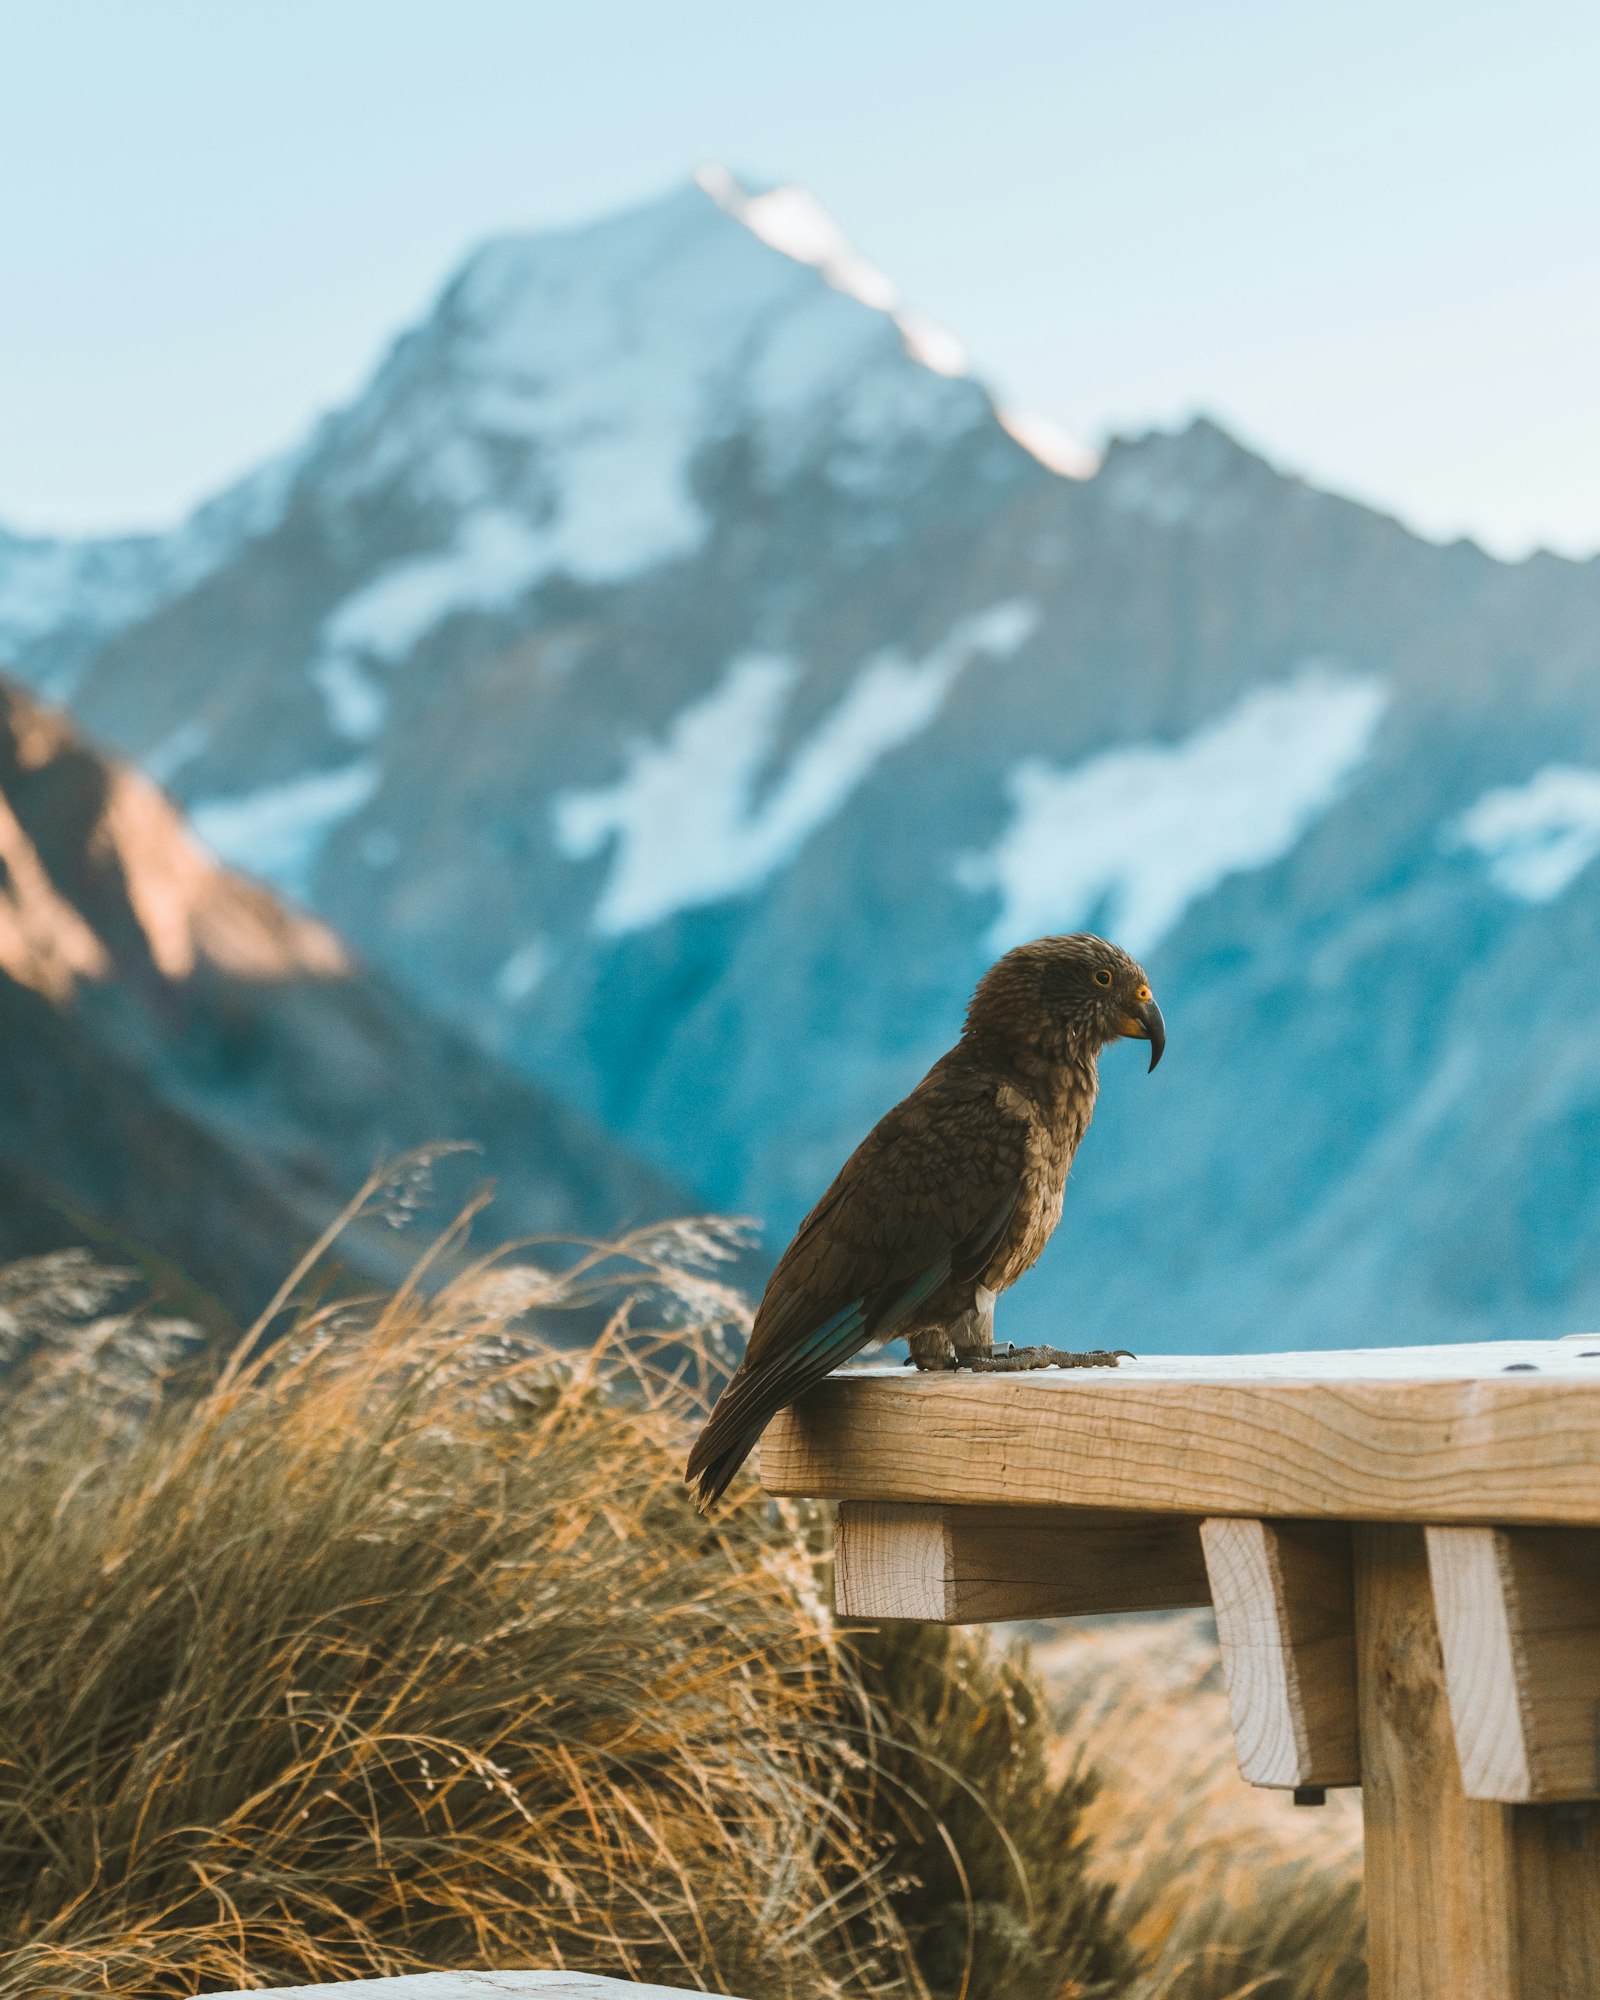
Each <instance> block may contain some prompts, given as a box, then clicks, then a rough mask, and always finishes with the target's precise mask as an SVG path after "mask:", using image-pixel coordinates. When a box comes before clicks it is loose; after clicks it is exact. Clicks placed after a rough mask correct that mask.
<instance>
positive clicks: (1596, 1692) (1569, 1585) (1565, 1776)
mask: <svg viewBox="0 0 1600 2000" xmlns="http://www.w3.org/2000/svg"><path fill="white" fill-rule="evenodd" d="M1427 1540H1428V1565H1429V1570H1430V1572H1431V1575H1432V1578H1433V1595H1434V1607H1435V1611H1436V1614H1437V1617H1438V1622H1439V1635H1440V1641H1441V1645H1442V1649H1443V1653H1444V1664H1445V1680H1446V1683H1447V1686H1448V1689H1449V1695H1450V1713H1451V1720H1452V1723H1453V1725H1454V1729H1455V1739H1456V1748H1457V1751H1458V1753H1459V1756H1460V1760H1461V1781H1462V1785H1463V1787H1464V1788H1465V1790H1466V1793H1467V1795H1468V1797H1470V1798H1476V1799H1502V1800H1507V1801H1519V1800H1553V1799H1568V1800H1570V1799H1588V1798H1594V1797H1596V1796H1597V1795H1600V1533H1597V1532H1596V1531H1595V1530H1592V1529H1579V1528H1512V1529H1506V1528H1430V1529H1429V1530H1428V1531H1427Z"/></svg>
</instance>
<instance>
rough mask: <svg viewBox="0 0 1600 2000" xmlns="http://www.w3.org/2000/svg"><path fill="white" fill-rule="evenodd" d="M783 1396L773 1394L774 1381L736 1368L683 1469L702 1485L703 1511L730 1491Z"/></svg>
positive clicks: (691, 1480) (699, 1497) (689, 1478)
mask: <svg viewBox="0 0 1600 2000" xmlns="http://www.w3.org/2000/svg"><path fill="white" fill-rule="evenodd" d="M782 1400H783V1398H782V1396H781V1393H779V1394H778V1395H774V1393H773V1390H772V1385H771V1384H762V1383H759V1382H758V1381H757V1380H756V1378H755V1377H753V1376H752V1375H750V1374H748V1373H747V1372H746V1370H745V1368H744V1366H743V1364H742V1363H741V1364H740V1366H739V1367H738V1368H736V1369H735V1370H734V1372H733V1375H732V1376H731V1377H730V1379H729V1381H728V1386H727V1387H726V1388H725V1389H724V1390H723V1392H722V1394H721V1395H720V1396H719V1397H718V1398H717V1405H716V1408H715V1409H714V1410H713V1411H712V1412H711V1415H710V1418H709V1419H708V1421H707V1423H706V1427H705V1429H704V1430H703V1431H702V1432H701V1433H700V1435H699V1437H697V1438H696V1439H695V1442H694V1449H693V1451H691V1452H690V1454H689V1463H688V1464H687V1465H686V1466H685V1467H684V1469H683V1476H684V1479H685V1480H686V1481H687V1482H688V1484H689V1485H691V1486H694V1485H696V1484H698V1486H699V1488H700V1491H699V1494H698V1495H697V1500H698V1504H699V1508H700V1511H701V1513H702V1514H705V1513H709V1512H710V1510H711V1509H712V1508H713V1507H714V1506H715V1505H716V1504H717V1502H718V1501H719V1500H720V1499H721V1498H722V1496H723V1494H724V1493H726V1492H727V1490H728V1487H729V1484H730V1483H731V1481H732V1479H733V1475H734V1474H735V1473H736V1472H737V1471H738V1470H739V1468H740V1466H741V1465H743V1464H744V1462H745V1460H746V1459H747V1458H748V1457H749V1456H750V1454H751V1452H752V1451H754V1450H755V1447H756V1440H757V1439H758V1438H759V1437H760V1436H761V1433H762V1432H763V1431H764V1430H765V1429H766V1427H767V1424H768V1421H769V1420H770V1419H771V1417H772V1416H773V1415H774V1413H775V1412H776V1411H777V1409H778V1408H779V1407H780V1404H781V1402H782Z"/></svg>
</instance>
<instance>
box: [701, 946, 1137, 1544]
mask: <svg viewBox="0 0 1600 2000" xmlns="http://www.w3.org/2000/svg"><path fill="white" fill-rule="evenodd" d="M1124 1035H1131V1036H1136V1037H1138V1038H1139V1039H1140V1040H1143V1041H1148V1042H1149V1044H1150V1067H1151V1069H1154V1068H1155V1066H1156V1064H1157V1063H1158V1062H1160V1060H1161V1052H1162V1050H1163V1049H1164V1048H1165V1047H1166V1039H1167V1038H1166V1027H1165V1024H1164V1023H1163V1021H1162V1019H1161V1009H1160V1008H1159V1007H1158V1006H1157V1005H1156V1003H1155V1001H1154V1000H1153V999H1152V998H1151V994H1150V982H1149V981H1148V980H1147V979H1146V978H1145V975H1144V971H1143V969H1142V967H1140V966H1139V965H1138V964H1136V963H1135V961H1134V960H1133V959H1131V958H1130V957H1129V956H1128V954H1127V953H1126V952H1125V951H1119V950H1118V948H1117V947H1116V946H1115V945H1114V944H1107V943H1106V941H1105V939H1104V938H1097V937H1087V936H1079V937H1047V938H1038V939H1036V940H1035V941H1034V942H1033V943H1032V944H1024V945H1018V946H1017V948H1016V950H1015V951H1008V952H1007V953H1006V955H1005V957H1004V958H1002V959H1001V960H999V962H998V963H997V964H995V965H992V966H991V967H990V968H989V970H988V971H987V972H986V973H985V974H984V976H983V978H982V979H981V980H980V981H979V984H978V990H977V992H976V993H975V994H974V995H973V996H972V1004H971V1006H970V1007H968V1009H967V1019H966V1026H965V1029H964V1031H963V1033H962V1036H961V1039H960V1041H959V1042H957V1044H956V1045H955V1047H954V1048H953V1049H952V1050H951V1051H950V1052H949V1054H948V1055H945V1056H941V1057H940V1058H939V1060H938V1062H936V1063H935V1064H934V1066H933V1068H932V1069H931V1070H929V1072H928V1074H927V1075H926V1076H925V1077H924V1078H923V1079H922V1081H921V1083H919V1084H918V1085H917V1087H916V1089H915V1090H914V1091H912V1093H911V1095H910V1096H909V1097H907V1098H906V1099H904V1100H903V1102H901V1103H899V1104H897V1105H896V1106H895V1108H894V1109H893V1110H892V1111H891V1112H889V1113H888V1115H887V1116H886V1117H884V1118H881V1119H879V1121H878V1123H877V1124H876V1125H875V1126H874V1127H873V1128H872V1130H871V1131H870V1132H869V1133H868V1134H867V1136H866V1138H865V1139H863V1140H862V1142H861V1144H860V1145H859V1146H857V1148H856V1149H855V1151H854V1152H853V1153H852V1154H851V1155H850V1157H849V1159H848V1160H846V1161H845V1163H844V1166H843V1167H842V1168H841V1169H840V1172H839V1175H838V1178H837V1179H836V1180H835V1181H834V1183H833V1185H832V1187H830V1188H829V1189H828V1192H827V1193H826V1194H825V1195H824V1196H823V1197H822V1199H821V1201H819V1202H818V1203H817V1205H816V1207H815V1208H814V1209H812V1211H811V1213H810V1214H809V1215H808V1216H807V1217H806V1219H805V1221H804V1222H802V1223H801V1225H800V1228H799V1232H798V1233H797V1235H796V1236H795V1239H794V1241H793V1242H792V1243H791V1244H790V1245H789V1247H788V1249H787V1250H786V1251H785V1252H784V1253H783V1257H782V1260H781V1261H780V1263H779V1265H778V1268H777V1270H776V1271H774V1272H773V1274H772V1279H771V1282H770V1283H769V1284H768V1286H767V1289H766V1293H765V1295H764V1296H763V1298H762V1301H761V1305H760V1308H759V1310H758V1311H757V1313H756V1319H755V1325H754V1327H753V1328H752V1329H751V1333H750V1345H749V1347H748V1348H747V1349H746V1351H745V1356H744V1359H743V1360H742V1361H741V1362H740V1364H739V1366H738V1368H737V1369H736V1370H735V1372H734V1375H733V1377H732V1379H731V1380H730V1381H729V1383H728V1386H727V1387H726V1388H725V1389H724V1390H723V1392H722V1394H721V1396H720V1397H719V1398H718V1400H717V1406H716V1408H715V1409H714V1410H713V1411H712V1412H711V1419H710V1421H709V1422H708V1423H707V1425H706V1427H705V1429H704V1430H703V1431H702V1432H701V1433H700V1437H699V1439H698V1441H697V1442H696V1444H695V1447H694V1450H693V1451H692V1452H691V1453H690V1455H689V1464H688V1467H687V1470H686V1471H685V1473H684V1477H685V1478H686V1479H687V1480H689V1481H690V1482H691V1484H692V1483H694V1482H696V1481H698V1483H699V1487H700V1505H701V1506H702V1507H709V1506H710V1505H711V1504H712V1503H713V1502H714V1501H715V1500H716V1499H717V1498H718V1497H719V1496H720V1495H721V1494H722V1492H723V1491H724V1490H725V1488H726V1487H727V1485H728V1482H729V1480H731V1479H732V1477H733V1475H734V1474H735V1473H736V1472H737V1471H738V1469H739V1467H740V1466H741V1465H742V1464H743V1463H744V1461H745V1459H746V1458H747V1457H748V1456H749V1454H750V1451H751V1449H752V1447H753V1446H754V1444H755V1442H756V1439H757V1438H758V1437H759V1436H760V1435H761V1433H762V1431H763V1430H764V1429H765V1428H766V1425H767V1423H768V1421H769V1420H770V1419H771V1418H772V1417H773V1416H774V1415H775V1414H776V1413H777V1411H779V1410H781V1409H783V1408H784V1407H785V1406H786V1405H787V1404H789V1403H792V1402H794V1401H795V1400H796V1398H797V1397H799V1396H802V1395H804V1393H805V1392H806V1390H807V1389H809V1388H810V1387H811V1386H812V1384H813V1383H815V1382H819V1381H821V1379H822V1377H823V1376H824V1375H826V1374H828V1373H829V1372H830V1371H831V1370H832V1369H835V1368H837V1367H839V1366H840V1364H841V1363H843V1362H845V1361H848V1360H849V1359H850V1357H851V1356H852V1355H854V1354H859V1353H860V1351H861V1349H862V1348H863V1347H866V1346H868V1345H869V1344H870V1343H872V1342H873V1341H881V1340H891V1339H895V1338H900V1339H904V1340H907V1341H909V1343H910V1346H911V1358H912V1360H913V1361H914V1362H915V1363H916V1365H917V1366H918V1367H919V1368H974V1369H983V1370H986V1371H995V1370H1002V1369H1004V1370H1011V1369H1020V1368H1052V1367H1054V1368H1087V1367H1110V1368H1114V1367H1115V1366H1116V1364H1117V1358H1118V1357H1117V1355H1116V1354H1109V1353H1093V1354H1065V1353H1062V1352H1061V1351H1060V1350H1059V1349H1057V1348H1053V1347H1025V1348H1010V1347H1008V1348H1006V1349H1005V1350H1004V1351H1003V1352H999V1353H997V1352H996V1351H995V1346H994V1302H995V1299H996V1297H997V1296H998V1295H999V1294H1000V1293H1001V1292H1003V1291H1005V1289H1006V1288H1007V1286H1009V1285H1014V1284H1015V1283H1016V1281H1017V1280H1018V1278H1020V1277H1021V1276H1022V1274H1023V1272H1024V1271H1026V1270H1027V1269H1028V1268H1029V1267H1030V1266H1031V1265H1032V1264H1033V1263H1034V1261H1035V1259H1036V1258H1037V1257H1038V1255H1039V1253H1040V1251H1041V1250H1043V1248H1044V1246H1045V1244H1046V1243H1047V1242H1048V1241H1049V1240H1050V1233H1051V1231H1052V1230H1053V1229H1054V1228H1055V1226H1056V1224H1057V1223H1058V1222H1059V1221H1060V1220H1061V1201H1062V1196H1063V1195H1064V1194H1065V1192H1066V1184H1067V1169H1068V1168H1069V1167H1070V1166H1071V1165H1072V1156H1073V1154H1074V1153H1076V1152H1077V1150H1078V1145H1079V1142H1080V1141H1081V1140H1082V1138H1083V1135H1084V1133H1085V1132H1086V1131H1087V1130H1088V1129H1089V1120H1090V1119H1091V1118H1092V1117H1093V1116H1094V1101H1095V1094H1096V1092H1097V1091H1098V1089H1099V1083H1100V1078H1099V1056H1100V1051H1101V1049H1103V1048H1104V1047H1105V1045H1106V1044H1107V1043H1108V1042H1114V1041H1117V1040H1119V1039H1120V1038H1121V1037H1122V1036H1124Z"/></svg>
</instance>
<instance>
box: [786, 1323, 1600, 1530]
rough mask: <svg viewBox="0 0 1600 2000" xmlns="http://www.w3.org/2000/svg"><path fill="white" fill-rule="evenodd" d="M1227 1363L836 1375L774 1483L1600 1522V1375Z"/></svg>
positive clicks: (878, 1493)
mask: <svg viewBox="0 0 1600 2000" xmlns="http://www.w3.org/2000/svg"><path fill="white" fill-rule="evenodd" d="M1553 1344H1554V1343H1547V1344H1546V1345H1553ZM1568 1352H1569V1353H1575V1352H1576V1350H1571V1349H1569V1350H1568ZM1278 1359H1280V1361H1281V1357H1279V1358H1278ZM1233 1366H1234V1368H1235V1370H1236V1377H1235V1378H1230V1379H1225V1380H1224V1379H1207V1378H1205V1377H1203V1376H1201V1377H1199V1378H1197V1379H1184V1378H1182V1377H1181V1376H1174V1375H1161V1376H1156V1375H1146V1376H1137V1375H1135V1374H1134V1373H1133V1372H1132V1370H1131V1369H1128V1370H1124V1369H1117V1370H1115V1371H1111V1370H1106V1371H1104V1372H1101V1371H1091V1370H1084V1371H1082V1372H1081V1373H1077V1372H1074V1373H1070V1374H1069V1373H1057V1374H1052V1375H1042V1374H1039V1375H1021V1376H986V1377H985V1376H979V1377H967V1378H962V1377H960V1376H954V1377H952V1376H934V1375H922V1376H914V1375H910V1374H898V1373H897V1374H890V1373H880V1374H870V1373H861V1374H848V1373H847V1374H842V1375H838V1376H834V1377H832V1378H830V1380H828V1381H826V1382H824V1383H823V1384H822V1385H821V1386H820V1387H819V1388H817V1389H814V1390H813V1391H812V1392H811V1393H810V1394H809V1395H808V1396H807V1397H805V1398H804V1400H803V1401H802V1402H800V1403H799V1404H797V1405H796V1406H795V1407H794V1408H793V1409H790V1410H786V1411H783V1412H781V1413H780V1414H779V1415H778V1416H777V1417H776V1418H775V1419H774V1421H773V1422H772V1424H771V1425H770V1426H769V1428H768V1430H767V1434H766V1437H765V1439H764V1440H763V1443H762V1447H761V1473H762V1479H763V1481H764V1482H765V1484H766V1486H767V1488H768V1490H769V1491H771V1492H775V1493H792V1494H814V1495H819V1496H828V1497H832V1498H836V1499H847V1500H880V1501H890V1500H892V1501H903V1502H912V1503H923V1504H939V1503H955V1502H959V1503H963V1504H967V1505H976V1506H1017V1507H1069V1506H1085V1507H1098V1508H1114V1509H1119V1510H1121V1509H1131V1510H1136V1511H1141V1512H1143V1511H1149V1512H1154V1513H1161V1514H1182V1515H1201V1516H1205V1515H1222V1514H1242V1515H1248V1516H1251V1517H1253V1518H1279V1519H1281V1518H1284V1517H1291V1518H1293V1517H1301V1518H1322V1519H1333V1520H1369V1521H1371V1520H1377V1521H1382V1520H1389V1521H1413V1522H1417V1523H1419V1524H1420V1523H1443V1524H1457V1523H1481V1524H1484V1525H1494V1524H1509V1525H1529V1526H1534V1525H1550V1526H1556V1525H1573V1526H1580V1525H1581V1526H1600V1373H1590V1374H1584V1375H1575V1374H1573V1373H1572V1372H1571V1370H1570V1368H1569V1370H1568V1372H1567V1373H1565V1374H1557V1373H1555V1372H1534V1373H1511V1374H1506V1373H1497V1374H1495V1375H1492V1376H1488V1377H1483V1376H1466V1377H1459V1378H1450V1377H1444V1378H1438V1377H1429V1378H1424V1379H1407V1378H1403V1377H1402V1378H1399V1379H1395V1378H1392V1377H1390V1378H1373V1379H1348V1380H1342V1379H1337V1378H1330V1379H1325V1380H1318V1381H1298V1380H1294V1379H1280V1378H1277V1377H1272V1378H1269V1379H1262V1380H1253V1379H1249V1378H1248V1377H1247V1375H1246V1374H1245V1373H1244V1371H1245V1370H1246V1369H1247V1368H1248V1362H1236V1363H1234V1364H1233ZM1572 1366H1574V1367H1586V1368H1589V1369H1591V1370H1593V1369H1595V1367H1596V1364H1595V1363H1593V1362H1581V1361H1580V1362H1574V1363H1573V1364H1572Z"/></svg>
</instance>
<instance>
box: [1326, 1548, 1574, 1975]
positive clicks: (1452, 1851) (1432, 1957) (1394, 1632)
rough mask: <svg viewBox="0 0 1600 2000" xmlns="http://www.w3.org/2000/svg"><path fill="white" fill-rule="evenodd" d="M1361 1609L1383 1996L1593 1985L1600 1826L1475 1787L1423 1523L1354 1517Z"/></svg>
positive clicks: (1373, 1909) (1372, 1885) (1365, 1792)
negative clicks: (1443, 1645)
mask: <svg viewBox="0 0 1600 2000" xmlns="http://www.w3.org/2000/svg"><path fill="white" fill-rule="evenodd" d="M1355 1615H1356V1675H1357V1688H1358V1699H1359V1706H1360V1716H1361V1786H1362V1791H1361V1796H1362V1810H1363V1816H1364V1818H1365V1822H1366V1877H1367V1931H1368V1942H1367V1964H1368V1978H1369V1981H1370V1987H1369V1991H1370V1996H1371V2000H1594V1996H1595V1995H1596V1994H1597V1993H1600V1834H1597V1832H1596V1830H1595V1829H1594V1828H1592V1827H1590V1826H1588V1825H1587V1823H1586V1822H1585V1821H1583V1820H1581V1819H1577V1820H1574V1819H1571V1818H1570V1809H1569V1808H1564V1807H1561V1806H1508V1805H1501V1804H1493V1803H1490V1802H1488V1801H1485V1800H1480V1799H1469V1798H1468V1797H1467V1796H1466V1795H1465V1793H1464V1792H1463V1791H1462V1789H1461V1778H1460V1771H1459V1767H1458V1765H1457V1760H1456V1748H1455V1739H1454V1734H1453V1731H1452V1727H1451V1719H1450V1704H1449V1698H1448V1695H1447V1693H1446V1688H1445V1677H1444V1660H1443V1656H1442V1654H1441V1651H1440V1645H1439V1634H1438V1628H1437V1625H1436V1623H1435V1620H1434V1611H1433V1595H1432V1589H1431V1585H1430V1581H1429V1573H1428V1556H1427V1549H1426V1546H1425V1543H1424V1538H1423V1531H1422V1530H1421V1529H1420V1528H1417V1527H1414V1526H1398V1525H1391V1524H1368V1525H1362V1526H1359V1527H1358V1528H1357V1529H1356V1530H1355ZM1580 1810H1581V1809H1580ZM1563 1814H1568V1815H1569V1817H1568V1818H1567V1819H1563V1817H1562V1815H1563Z"/></svg>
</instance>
